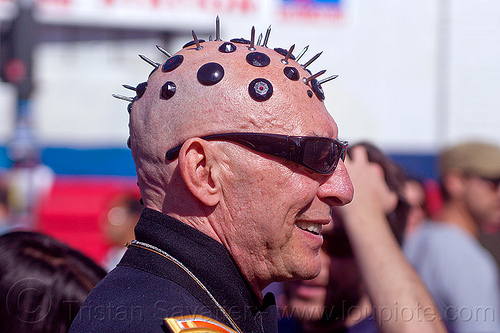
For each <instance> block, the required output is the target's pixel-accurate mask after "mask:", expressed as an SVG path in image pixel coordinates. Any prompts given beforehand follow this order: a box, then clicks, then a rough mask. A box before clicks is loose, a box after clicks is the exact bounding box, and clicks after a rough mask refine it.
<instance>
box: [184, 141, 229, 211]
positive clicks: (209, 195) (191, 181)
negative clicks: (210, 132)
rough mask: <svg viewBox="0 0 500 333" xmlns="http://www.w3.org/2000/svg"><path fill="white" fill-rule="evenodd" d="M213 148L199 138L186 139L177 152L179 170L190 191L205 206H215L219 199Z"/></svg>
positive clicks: (219, 192)
mask: <svg viewBox="0 0 500 333" xmlns="http://www.w3.org/2000/svg"><path fill="white" fill-rule="evenodd" d="M213 153H214V151H213V149H211V147H210V145H209V144H208V142H207V141H205V140H203V139H200V138H191V139H188V140H187V141H186V142H185V143H184V144H183V146H182V148H181V150H180V152H179V164H178V165H179V170H180V173H181V176H182V179H183V180H184V182H185V183H186V186H187V187H188V188H189V190H190V191H191V193H193V195H194V196H195V197H197V198H198V199H199V200H200V201H201V202H203V203H204V204H205V205H207V206H210V207H212V206H215V205H216V204H218V203H219V200H220V194H221V191H220V186H219V185H220V183H219V181H218V179H216V177H214V176H215V175H216V174H217V172H214V171H215V170H216V169H217V165H216V164H215V159H214V158H213Z"/></svg>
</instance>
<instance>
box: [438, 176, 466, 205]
mask: <svg viewBox="0 0 500 333" xmlns="http://www.w3.org/2000/svg"><path fill="white" fill-rule="evenodd" d="M464 180H465V178H464V174H463V172H462V171H461V170H458V169H452V170H449V171H448V172H447V173H446V175H445V176H444V177H443V186H444V187H445V189H446V192H447V193H448V194H449V195H450V197H452V198H457V197H460V196H462V193H464V191H465V182H464Z"/></svg>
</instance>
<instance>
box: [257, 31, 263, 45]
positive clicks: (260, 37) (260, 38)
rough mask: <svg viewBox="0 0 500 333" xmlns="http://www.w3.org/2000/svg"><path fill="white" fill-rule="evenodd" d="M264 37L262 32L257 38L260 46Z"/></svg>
mask: <svg viewBox="0 0 500 333" xmlns="http://www.w3.org/2000/svg"><path fill="white" fill-rule="evenodd" d="M262 37H263V35H262V33H260V34H259V38H257V45H259V46H260V42H262Z"/></svg>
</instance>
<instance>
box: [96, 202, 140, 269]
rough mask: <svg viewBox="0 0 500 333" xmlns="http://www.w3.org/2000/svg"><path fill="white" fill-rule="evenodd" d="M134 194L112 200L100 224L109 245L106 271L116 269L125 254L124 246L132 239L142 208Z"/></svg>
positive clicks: (105, 262) (105, 260)
mask: <svg viewBox="0 0 500 333" xmlns="http://www.w3.org/2000/svg"><path fill="white" fill-rule="evenodd" d="M139 200H140V198H139V197H138V196H137V195H136V194H135V193H129V194H123V195H119V196H118V197H116V198H114V199H113V200H112V202H111V204H110V205H109V207H110V208H109V210H108V212H107V214H105V218H104V221H103V222H102V225H101V227H102V230H103V232H104V235H105V237H106V240H107V241H108V242H109V243H110V244H111V247H110V249H109V250H108V253H107V254H106V258H105V259H104V263H103V266H104V268H106V269H107V270H108V271H110V270H112V269H113V268H115V267H116V265H117V264H118V263H119V262H120V259H121V258H122V256H123V254H124V253H125V250H126V249H127V248H126V244H128V243H130V242H131V241H132V240H133V239H134V238H135V236H134V228H135V225H136V224H137V221H138V220H139V217H140V216H141V212H142V208H143V206H142V205H141V203H140V201H139Z"/></svg>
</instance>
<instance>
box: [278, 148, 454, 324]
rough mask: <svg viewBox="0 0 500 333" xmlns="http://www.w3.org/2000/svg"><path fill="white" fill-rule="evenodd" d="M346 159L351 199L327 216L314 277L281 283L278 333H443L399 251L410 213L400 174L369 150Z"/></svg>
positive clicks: (352, 152) (380, 154)
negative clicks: (328, 222) (318, 267)
mask: <svg viewBox="0 0 500 333" xmlns="http://www.w3.org/2000/svg"><path fill="white" fill-rule="evenodd" d="M349 157H350V158H348V159H346V166H347V167H348V168H349V170H350V175H351V180H352V182H353V185H354V188H355V196H354V199H353V201H352V202H351V203H350V204H348V205H346V206H344V207H335V208H333V209H332V215H333V224H331V225H329V226H327V227H326V228H325V230H324V232H323V237H324V243H323V246H322V249H321V251H320V255H321V259H322V269H321V272H320V274H319V275H318V276H317V277H316V278H314V279H312V280H306V281H293V282H285V283H284V293H283V298H282V300H281V301H282V304H284V309H283V314H284V316H286V317H292V319H291V320H290V319H289V318H285V319H282V320H281V321H280V332H283V333H285V332H289V333H292V332H294V333H299V332H300V333H313V332H315V333H320V332H329V333H333V332H364V333H366V332H379V328H380V331H381V332H445V328H444V327H443V325H442V321H441V319H440V317H439V313H438V310H437V309H436V307H435V305H434V303H433V302H432V299H431V298H430V297H429V295H428V293H427V291H426V290H425V287H423V284H422V282H421V281H420V280H419V278H418V276H417V274H416V273H415V272H414V270H413V269H412V267H411V265H410V264H409V263H408V262H407V261H406V260H405V258H404V256H403V253H402V251H401V248H400V245H401V243H402V241H403V237H404V234H405V224H406V219H407V216H408V212H409V205H408V203H407V202H406V199H405V198H404V192H405V184H406V178H405V175H404V173H403V171H402V169H401V168H400V167H399V166H398V165H397V164H396V163H394V162H393V161H392V160H391V159H390V158H389V157H388V156H386V155H385V154H384V153H383V152H382V151H381V150H380V149H378V148H377V147H375V146H373V145H372V144H369V143H360V144H358V145H355V146H353V147H352V148H350V149H349ZM358 194H359V196H358ZM360 234H362V235H360ZM424 309H425V313H424ZM410 312H411V313H410Z"/></svg>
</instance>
